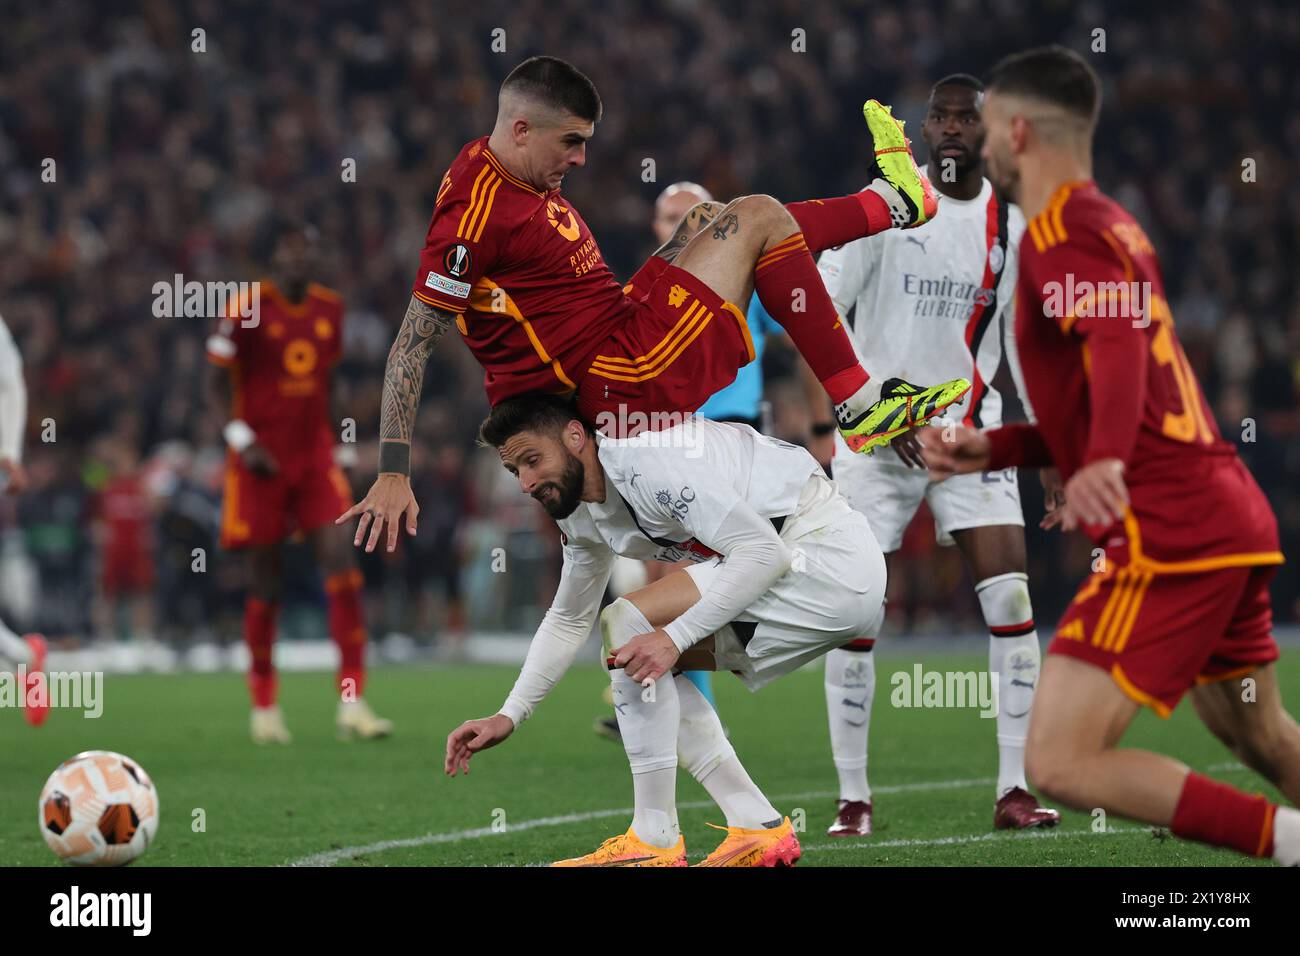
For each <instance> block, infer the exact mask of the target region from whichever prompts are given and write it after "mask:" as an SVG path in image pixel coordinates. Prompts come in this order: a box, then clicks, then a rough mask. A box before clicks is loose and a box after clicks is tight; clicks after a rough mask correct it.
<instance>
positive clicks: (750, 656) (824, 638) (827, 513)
mask: <svg viewBox="0 0 1300 956" xmlns="http://www.w3.org/2000/svg"><path fill="white" fill-rule="evenodd" d="M818 481H820V482H821V483H822V484H823V485H825V486H827V487H828V488H829V486H830V482H827V481H826V480H825V479H824V478H819V479H818ZM802 504H803V502H802V501H801V506H802ZM800 510H801V512H802V510H803V509H802V507H801V509H800ZM781 540H782V541H784V542H785V544H786V547H788V548H789V549H790V550H791V551H792V552H793V554H794V561H793V563H792V564H791V567H790V570H789V571H787V572H786V573H785V574H783V575H782V576H781V577H780V578H778V579H777V581H776V583H775V584H774V585H773V586H772V587H771V589H770V590H768V591H767V592H766V593H765V594H764V595H763V596H762V597H760V598H759V599H758V600H757V601H756V602H754V603H753V604H752V605H750V606H749V607H748V608H746V609H745V612H744V613H743V614H741V615H740V616H739V617H738V618H737V619H736V626H732V625H728V626H727V627H724V628H723V629H722V630H721V631H719V632H718V633H717V634H716V635H715V636H714V657H715V659H716V661H717V669H718V670H719V671H732V672H733V673H735V674H736V676H737V677H739V678H740V679H741V681H743V682H744V683H745V685H746V686H747V687H748V688H749V689H750V690H758V689H759V688H760V687H762V686H764V685H765V684H768V683H771V682H772V681H774V680H776V678H778V677H781V676H784V675H785V674H788V673H790V672H791V671H793V670H796V669H797V668H799V667H801V666H802V665H804V664H806V663H807V662H809V661H811V660H814V659H816V658H818V657H820V656H822V655H823V654H825V653H827V652H828V651H830V650H833V649H834V648H837V647H842V646H843V645H845V644H847V643H849V641H852V640H856V639H857V638H860V637H875V636H876V634H877V633H878V632H879V630H880V625H881V623H882V622H883V621H884V617H885V556H884V553H883V552H882V551H881V550H880V546H879V545H878V544H877V543H876V539H875V536H874V535H873V534H872V533H871V526H870V525H869V524H868V522H867V519H866V518H864V517H863V516H862V515H860V514H858V513H857V512H856V511H853V510H852V509H851V508H850V507H849V506H848V503H847V502H846V501H845V500H844V499H843V498H842V497H840V496H838V495H833V496H831V497H829V498H827V499H824V500H823V501H822V502H821V503H820V504H819V505H818V506H817V507H816V509H815V512H813V513H810V514H801V513H799V512H797V513H796V515H794V516H791V517H790V518H788V519H787V520H786V523H785V526H784V527H783V528H782V530H781ZM719 567H720V564H719V561H718V560H717V559H714V560H713V561H708V562H705V563H703V564H695V565H692V566H690V567H688V568H686V573H687V574H689V575H690V576H691V577H692V578H693V579H694V581H695V585H696V587H698V588H699V589H700V593H704V592H705V591H706V590H708V588H709V587H710V586H711V584H712V580H713V578H714V577H715V576H716V575H717V573H718V569H719ZM746 638H747V640H746Z"/></svg>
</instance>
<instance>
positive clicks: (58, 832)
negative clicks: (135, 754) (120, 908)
mask: <svg viewBox="0 0 1300 956" xmlns="http://www.w3.org/2000/svg"><path fill="white" fill-rule="evenodd" d="M38 810H39V823H40V827H41V835H42V836H44V837H45V842H46V843H48V844H49V845H50V849H51V850H53V851H54V852H55V853H56V854H57V855H58V856H59V857H60V858H61V859H64V860H66V861H67V862H69V863H73V864H76V865H77V866H121V865H123V864H125V863H130V862H131V861H132V860H134V859H135V858H136V857H138V856H139V855H140V854H141V853H143V852H144V851H145V850H146V849H147V848H148V847H149V844H150V843H152V842H153V838H154V836H155V835H156V834H157V833H158V791H157V790H155V789H154V785H153V781H152V780H150V779H149V775H148V774H147V773H145V772H144V769H143V768H142V767H141V766H140V765H139V764H138V763H136V762H135V761H134V760H131V759H130V758H129V757H123V756H122V755H121V754H116V753H113V752H112V751H110V750H87V751H86V752H85V753H79V754H77V755H76V756H75V757H73V758H71V759H70V760H65V761H64V762H63V763H61V764H60V765H59V767H58V769H56V770H55V771H54V773H52V774H50V779H49V780H46V781H45V787H44V789H42V790H41V800H40V805H39V808H38Z"/></svg>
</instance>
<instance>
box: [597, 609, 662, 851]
mask: <svg viewBox="0 0 1300 956" xmlns="http://www.w3.org/2000/svg"><path fill="white" fill-rule="evenodd" d="M620 601H621V602H622V604H623V605H626V606H625V607H623V608H621V611H622V613H620V614H618V615H616V616H611V617H608V618H606V619H604V620H603V622H602V623H603V626H606V627H614V628H616V632H611V633H609V634H608V635H607V637H608V639H609V640H610V642H611V646H612V647H621V646H622V645H623V644H625V643H626V642H627V641H628V640H630V639H631V638H632V637H635V636H636V635H637V634H648V633H649V632H650V631H652V630H654V628H653V627H652V626H651V625H650V622H649V621H647V620H646V619H645V616H644V615H643V614H642V613H641V612H640V610H639V609H638V608H637V607H636V605H634V604H632V602H631V601H628V600H626V599H625V598H622V599H620ZM609 679H610V689H611V690H612V691H613V694H614V712H615V713H616V714H617V715H618V729H619V733H620V734H621V735H622V737H623V750H624V751H625V752H626V753H627V761H628V765H629V766H630V767H631V769H632V796H633V807H634V810H633V815H632V830H633V832H635V833H636V835H637V836H638V837H640V838H641V839H642V840H644V841H645V842H646V843H649V844H650V845H651V846H657V847H664V848H666V847H670V846H673V845H675V844H676V843H677V840H678V837H679V835H680V830H679V829H678V826H677V728H678V724H679V723H680V720H679V713H680V711H679V705H678V699H677V682H676V681H675V680H673V678H672V677H670V676H668V675H665V676H664V677H661V678H660V679H659V680H657V681H655V682H654V683H653V684H651V685H650V686H649V687H642V686H641V685H640V684H638V683H637V682H636V681H634V680H632V679H631V678H630V677H628V676H627V672H626V671H625V670H623V668H621V667H620V668H618V669H617V670H612V671H610V672H609Z"/></svg>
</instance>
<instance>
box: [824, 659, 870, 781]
mask: <svg viewBox="0 0 1300 956" xmlns="http://www.w3.org/2000/svg"><path fill="white" fill-rule="evenodd" d="M824 683H825V687H826V716H827V718H828V720H829V722H830V728H831V757H832V758H833V759H834V761H835V770H836V772H837V773H838V774H839V777H840V799H841V800H856V801H861V802H862V803H870V802H871V787H869V786H868V785H867V733H868V730H869V729H870V726H871V704H872V701H873V700H874V699H875V696H876V655H875V653H874V652H873V651H870V650H862V651H847V650H845V649H844V648H842V647H837V648H835V650H833V651H831V652H830V653H829V654H827V655H826V678H825V682H824Z"/></svg>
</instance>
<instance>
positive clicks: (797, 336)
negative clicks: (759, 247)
mask: <svg viewBox="0 0 1300 956" xmlns="http://www.w3.org/2000/svg"><path fill="white" fill-rule="evenodd" d="M754 291H755V292H757V293H758V299H759V301H760V302H762V303H763V308H765V309H767V311H768V312H769V313H770V314H771V316H772V318H774V319H776V321H777V322H779V323H781V327H782V328H783V329H785V330H786V331H787V332H789V333H790V338H792V339H794V344H795V348H797V349H798V350H799V354H800V355H802V356H803V357H804V358H805V359H806V360H807V362H808V364H809V366H811V367H812V370H813V373H814V374H815V375H816V376H817V380H818V381H819V382H821V383H822V386H823V387H824V388H825V389H826V393H827V394H828V395H830V397H831V401H833V402H835V403H837V404H838V403H839V402H842V401H844V400H845V399H847V398H848V397H849V396H850V395H852V394H853V393H854V392H856V391H857V390H858V389H860V388H861V387H862V386H863V385H865V384H867V377H868V376H867V371H866V369H864V368H863V367H862V365H861V364H860V363H859V362H858V357H857V355H856V354H855V353H854V351H853V345H852V343H850V342H849V334H848V332H847V331H846V330H845V328H844V323H843V322H842V321H841V320H840V317H839V315H838V314H836V312H835V304H834V303H833V302H831V297H830V296H829V295H827V294H826V286H825V285H823V284H822V277H821V275H820V273H818V271H817V265H816V263H814V262H813V258H812V256H811V255H809V254H808V246H807V245H806V244H805V243H804V238H803V234H802V233H798V232H796V233H795V234H794V235H793V236H789V237H787V238H786V239H783V240H782V241H781V242H779V243H777V244H776V245H775V246H773V247H771V248H770V249H768V250H767V251H766V252H764V253H763V255H762V256H761V257H760V258H759V260H758V263H757V264H756V265H755V266H754ZM796 306H800V308H799V309H796Z"/></svg>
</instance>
